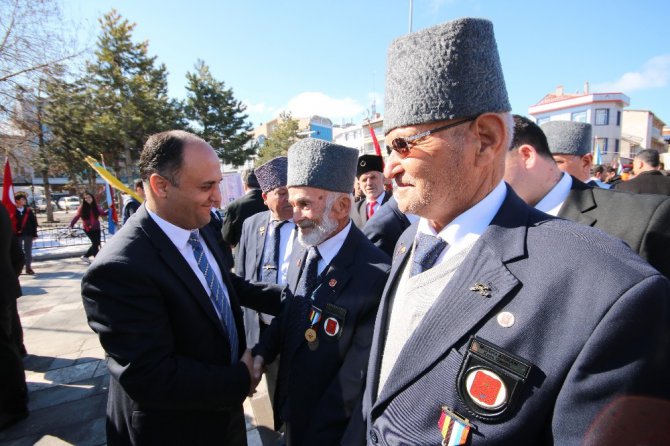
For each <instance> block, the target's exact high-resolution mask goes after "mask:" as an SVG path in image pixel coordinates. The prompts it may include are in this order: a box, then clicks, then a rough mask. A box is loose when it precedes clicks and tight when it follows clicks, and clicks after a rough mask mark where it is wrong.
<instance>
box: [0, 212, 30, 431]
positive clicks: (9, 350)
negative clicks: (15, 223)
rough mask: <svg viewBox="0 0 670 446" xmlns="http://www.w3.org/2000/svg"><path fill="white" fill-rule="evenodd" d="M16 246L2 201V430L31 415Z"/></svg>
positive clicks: (0, 403)
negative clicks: (20, 336) (20, 340)
mask: <svg viewBox="0 0 670 446" xmlns="http://www.w3.org/2000/svg"><path fill="white" fill-rule="evenodd" d="M15 246H16V241H15V239H14V232H13V230H12V222H11V220H10V218H9V213H8V212H7V209H6V208H5V207H4V206H3V205H2V204H0V430H2V429H5V428H7V427H9V426H11V425H13V424H15V423H17V422H18V421H20V420H22V419H24V418H26V417H27V416H28V389H27V388H26V377H25V372H24V370H23V362H22V361H21V353H20V352H19V347H18V345H17V343H16V339H15V330H16V327H15V317H16V299H17V298H18V297H19V296H20V295H21V286H20V285H19V279H18V274H17V272H16V270H15V267H16V264H17V263H20V262H18V261H19V260H20V258H18V259H17V258H16V253H17V250H16V249H15ZM13 254H14V257H13Z"/></svg>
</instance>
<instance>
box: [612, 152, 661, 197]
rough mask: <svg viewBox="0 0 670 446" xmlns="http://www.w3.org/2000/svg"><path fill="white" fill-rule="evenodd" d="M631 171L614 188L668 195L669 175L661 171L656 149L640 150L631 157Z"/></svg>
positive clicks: (638, 192)
mask: <svg viewBox="0 0 670 446" xmlns="http://www.w3.org/2000/svg"><path fill="white" fill-rule="evenodd" d="M633 173H634V174H635V175H636V176H635V178H632V179H630V180H628V181H622V182H621V183H618V184H617V185H616V186H614V188H615V189H616V190H621V191H625V192H633V193H635V194H658V195H670V177H666V176H665V175H663V173H661V162H660V157H659V154H658V150H654V149H644V150H641V151H640V152H639V153H638V154H637V155H635V158H634V159H633Z"/></svg>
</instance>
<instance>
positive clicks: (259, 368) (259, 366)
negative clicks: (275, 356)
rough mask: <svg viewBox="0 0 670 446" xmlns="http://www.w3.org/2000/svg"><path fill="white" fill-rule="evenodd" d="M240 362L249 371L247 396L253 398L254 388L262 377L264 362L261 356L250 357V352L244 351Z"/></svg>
mask: <svg viewBox="0 0 670 446" xmlns="http://www.w3.org/2000/svg"><path fill="white" fill-rule="evenodd" d="M240 361H242V362H243V363H244V365H246V366H247V370H249V376H250V377H251V385H250V386H249V396H253V394H254V393H256V387H258V383H259V382H261V378H262V377H263V372H264V371H265V360H264V359H263V357H262V356H260V355H258V356H251V350H250V349H246V351H245V352H244V354H243V355H242V358H240Z"/></svg>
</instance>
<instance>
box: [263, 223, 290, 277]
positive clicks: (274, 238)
mask: <svg viewBox="0 0 670 446" xmlns="http://www.w3.org/2000/svg"><path fill="white" fill-rule="evenodd" d="M284 223H286V220H282V221H279V220H273V221H271V222H270V225H269V226H270V230H269V231H268V238H267V239H266V240H265V256H264V257H263V264H262V265H261V271H260V274H259V275H258V280H260V281H261V282H266V283H277V279H278V278H279V241H280V239H281V237H280V234H279V230H280V229H281V227H282V226H283V225H284Z"/></svg>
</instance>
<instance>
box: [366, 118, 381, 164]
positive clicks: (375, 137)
mask: <svg viewBox="0 0 670 446" xmlns="http://www.w3.org/2000/svg"><path fill="white" fill-rule="evenodd" d="M368 126H369V127H368V128H369V129H370V136H372V144H374V146H375V153H376V154H377V156H382V149H381V147H379V141H377V135H375V131H374V130H373V129H372V125H371V124H369V123H368Z"/></svg>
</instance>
